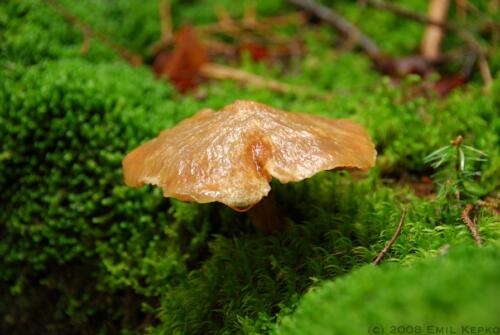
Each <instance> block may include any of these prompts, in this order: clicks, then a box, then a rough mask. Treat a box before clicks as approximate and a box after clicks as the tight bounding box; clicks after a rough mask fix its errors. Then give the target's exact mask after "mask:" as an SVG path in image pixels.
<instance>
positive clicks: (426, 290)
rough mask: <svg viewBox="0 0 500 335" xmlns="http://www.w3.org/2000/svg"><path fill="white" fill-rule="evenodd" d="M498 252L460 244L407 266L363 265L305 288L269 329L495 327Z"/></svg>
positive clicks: (324, 331)
mask: <svg viewBox="0 0 500 335" xmlns="http://www.w3.org/2000/svg"><path fill="white" fill-rule="evenodd" d="M498 257H500V248H499V247H498V246H496V247H494V246H490V247H487V248H482V249H481V248H474V247H469V248H464V247H461V248H457V249H455V248H452V250H451V252H450V253H449V255H446V256H444V257H438V258H431V259H426V260H422V261H419V262H415V263H413V264H412V265H411V266H407V267H400V266H396V265H392V264H387V265H382V266H381V267H374V266H373V265H367V266H364V267H362V268H361V269H359V270H356V271H354V272H353V273H351V274H349V275H347V276H344V277H342V278H339V279H337V280H335V281H330V282H326V283H324V284H323V285H321V286H320V287H318V288H315V289H314V290H312V291H310V292H309V293H307V294H306V295H305V296H304V298H303V299H302V300H301V301H300V303H299V304H298V307H297V310H296V311H295V312H294V313H293V314H292V315H291V316H289V317H286V318H283V319H282V320H281V321H280V324H279V326H278V327H276V329H275V331H274V332H273V334H287V335H293V334H308V335H309V334H310V335H314V334H363V333H369V332H372V331H378V330H381V329H383V330H385V333H390V332H391V330H392V331H393V332H401V331H398V329H401V328H400V327H402V328H403V329H410V331H411V332H412V333H415V332H417V331H418V330H419V329H420V331H419V332H420V333H423V334H426V333H431V332H432V331H433V330H435V331H436V329H437V328H438V327H443V328H445V329H449V332H450V333H451V332H456V333H460V332H462V327H468V328H469V329H470V328H471V327H496V328H498V323H497V322H498V315H497V311H498V309H499V308H500V302H499V301H498V296H499V294H500V290H499V287H498V282H499V280H500V270H499V267H498ZM377 327H378V328H377ZM394 329H395V330H394ZM429 329H430V330H429Z"/></svg>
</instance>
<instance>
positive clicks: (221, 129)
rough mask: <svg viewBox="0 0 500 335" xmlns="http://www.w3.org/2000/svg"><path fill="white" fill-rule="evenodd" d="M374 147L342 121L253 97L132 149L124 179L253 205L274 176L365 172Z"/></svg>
mask: <svg viewBox="0 0 500 335" xmlns="http://www.w3.org/2000/svg"><path fill="white" fill-rule="evenodd" d="M376 155H377V153H376V151H375V146H374V145H373V143H372V142H371V140H370V138H369V137H368V135H367V134H366V132H365V130H364V129H363V127H362V126H360V125H358V124H356V123H354V122H352V121H350V120H346V119H337V120H332V119H328V118H326V117H322V116H313V115H307V114H300V113H289V112H285V111H281V110H278V109H275V108H272V107H270V106H267V105H264V104H261V103H257V102H253V101H239V100H238V101H235V102H234V103H232V104H230V105H228V106H226V107H224V108H223V109H221V110H220V111H218V112H214V111H213V110H210V109H203V110H201V111H200V112H198V113H197V114H195V115H194V116H193V117H191V118H188V119H186V120H184V121H182V122H180V123H179V124H178V125H177V126H175V127H173V128H171V129H168V130H165V131H163V132H161V133H160V135H159V136H158V137H157V138H155V139H152V140H150V141H149V142H146V143H145V144H143V145H141V146H140V147H138V148H136V149H134V150H133V151H132V152H130V153H129V154H128V155H127V156H126V157H125V159H124V160H123V170H124V177H125V183H126V184H127V185H128V186H131V187H140V186H142V185H144V184H151V185H156V186H159V187H161V188H162V190H163V195H164V196H165V197H174V198H177V199H180V200H184V201H196V202H199V203H207V202H213V201H218V202H222V203H224V204H226V205H227V206H229V207H232V208H235V209H237V208H250V207H251V206H253V205H254V204H256V203H258V202H259V201H260V200H261V199H262V198H263V197H265V196H266V195H267V194H268V193H269V191H270V190H271V186H270V185H269V182H270V181H271V179H272V178H276V179H278V180H279V181H280V182H282V183H288V182H292V181H300V180H303V179H306V178H309V177H311V176H313V175H315V174H316V173H318V172H320V171H324V170H332V169H339V168H343V169H360V170H368V169H370V168H371V167H373V165H374V163H375V158H376Z"/></svg>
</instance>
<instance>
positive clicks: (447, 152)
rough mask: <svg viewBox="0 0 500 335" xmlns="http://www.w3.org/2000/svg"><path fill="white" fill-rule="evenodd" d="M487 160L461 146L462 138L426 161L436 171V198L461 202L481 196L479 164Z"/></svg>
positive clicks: (476, 152) (479, 153) (439, 150)
mask: <svg viewBox="0 0 500 335" xmlns="http://www.w3.org/2000/svg"><path fill="white" fill-rule="evenodd" d="M487 157H488V156H487V155H486V153H484V152H482V151H480V150H478V149H476V148H474V147H472V146H469V145H465V144H463V137H462V136H461V135H459V136H457V138H455V139H454V140H453V141H450V144H449V145H446V146H444V147H442V148H439V149H438V150H436V151H434V152H432V153H431V154H429V155H428V156H427V157H425V158H424V161H425V163H427V164H430V165H431V166H432V167H433V168H434V169H437V170H438V171H437V172H436V174H435V179H436V180H437V181H438V183H439V184H441V187H440V189H439V192H438V198H440V199H448V200H451V199H452V197H454V198H455V199H456V200H458V201H461V200H465V199H468V198H472V199H473V198H476V197H478V196H481V195H484V193H485V191H484V190H483V189H482V188H481V187H480V186H479V185H478V184H477V182H476V180H477V178H478V177H480V176H481V172H480V170H479V164H480V163H481V162H485V161H487ZM478 163H479V164H478Z"/></svg>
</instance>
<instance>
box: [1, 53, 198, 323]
mask: <svg viewBox="0 0 500 335" xmlns="http://www.w3.org/2000/svg"><path fill="white" fill-rule="evenodd" d="M6 73H7V76H6V77H5V78H6V80H5V81H3V82H2V87H1V94H0V98H1V99H0V100H1V103H0V106H1V107H0V133H2V143H1V146H0V152H2V160H1V161H0V188H1V189H2V192H1V194H0V203H1V206H2V210H1V211H0V222H1V223H2V225H1V226H0V236H1V237H0V245H1V246H0V259H1V268H2V271H1V273H0V278H1V280H2V283H3V284H2V289H1V292H0V295H1V297H2V298H1V300H2V301H4V304H2V306H3V307H0V309H2V315H4V319H3V320H4V321H6V322H7V325H8V326H7V329H10V328H9V327H10V326H15V327H16V328H15V329H17V331H19V329H23V333H27V332H28V329H29V330H30V331H29V332H31V333H40V332H42V330H41V329H39V328H37V326H33V324H31V322H32V321H33V317H35V316H36V318H37V319H38V322H39V324H38V326H39V327H43V328H42V329H45V331H49V332H51V331H52V332H56V333H57V332H64V333H65V332H66V330H64V329H67V327H83V328H85V327H93V326H92V320H94V319H95V318H97V317H98V315H101V316H99V318H102V317H103V316H104V315H106V319H107V320H108V321H109V323H110V324H111V325H112V324H113V323H115V322H117V323H118V324H115V326H118V325H119V324H120V323H123V327H127V326H132V325H134V324H136V323H138V322H140V318H141V317H142V316H141V314H140V306H141V301H144V299H143V298H141V297H140V296H151V295H154V294H158V292H159V290H161V288H162V287H164V286H165V285H166V284H167V283H168V282H169V281H171V280H174V281H175V278H176V276H178V275H179V274H182V273H184V272H185V271H186V268H185V261H186V259H188V258H189V257H188V256H187V253H189V251H190V250H192V249H188V248H187V246H189V238H188V239H187V240H186V241H184V240H183V238H184V236H191V235H190V234H191V233H188V232H187V229H188V225H187V227H185V228H181V229H180V230H179V229H177V228H176V227H178V226H176V222H177V221H178V220H176V218H175V207H174V208H172V209H170V213H171V214H168V213H167V210H169V209H168V208H169V207H168V201H165V200H164V199H163V197H162V196H161V194H160V192H159V191H154V192H151V191H149V190H132V189H129V188H127V187H126V186H125V185H123V181H122V172H121V160H122V158H123V156H124V155H125V153H126V152H127V151H128V150H130V149H132V148H134V147H135V146H137V145H138V144H139V143H140V142H141V141H143V140H145V139H147V138H150V137H152V136H154V135H155V134H157V133H158V131H159V130H160V129H162V128H163V127H168V126H169V125H171V124H172V121H171V120H173V119H174V118H175V116H176V108H175V106H174V105H173V104H172V103H171V102H169V101H170V100H169V99H170V97H171V92H172V91H171V88H170V87H169V86H168V85H166V83H157V82H155V81H154V80H153V78H152V76H151V75H150V74H149V73H148V72H146V70H143V71H140V70H134V69H132V68H130V67H129V66H128V65H126V64H122V63H112V64H102V65H91V64H89V63H88V62H86V61H82V60H63V61H57V62H47V63H44V64H41V65H38V66H35V67H32V68H29V69H24V71H22V73H17V72H15V71H14V72H12V71H9V72H6ZM120 78H126V80H122V79H120ZM145 97H147V99H145ZM177 117H179V116H177ZM194 213H196V212H194ZM191 216H192V217H193V214H192V215H191ZM195 219H196V214H194V218H193V219H192V220H191V222H192V221H195ZM184 232H186V233H184ZM186 234H187V235H186ZM196 234H200V233H198V232H196ZM171 237H175V240H176V241H178V242H179V243H177V242H175V243H170V242H169V241H171ZM184 243H188V244H187V246H184V245H183V244H184ZM181 247H182V248H183V250H181V249H180V248H181ZM184 254H185V255H186V256H183V255H184ZM109 290H111V291H113V292H117V293H116V294H117V295H116V296H115V297H112V296H110V295H109V294H108V293H109ZM104 292H107V293H106V294H105V293H104ZM120 294H123V295H125V297H120ZM48 301H51V303H47V302H48ZM120 304H123V306H124V307H122V308H117V307H116V306H117V305H120ZM113 306H114V307H113ZM137 309H139V311H137ZM112 311H113V312H112ZM100 313H101V314H100ZM127 313H128V314H127ZM127 315H128V316H127ZM28 316H29V317H28ZM127 317H128V318H129V320H126V318H127ZM23 320H25V321H23ZM23 322H27V323H23ZM59 323H62V324H64V328H63V329H60V328H58V327H59V326H60V324H59ZM70 325H71V326H70ZM101 327H105V325H104V324H101ZM120 327H122V326H120ZM45 331H43V332H45Z"/></svg>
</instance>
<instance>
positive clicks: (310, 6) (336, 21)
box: [289, 0, 382, 59]
mask: <svg viewBox="0 0 500 335" xmlns="http://www.w3.org/2000/svg"><path fill="white" fill-rule="evenodd" d="M289 2H291V3H293V4H295V5H297V6H300V7H302V8H304V9H305V10H306V11H308V12H310V13H312V14H314V15H315V16H317V17H319V18H320V19H321V20H323V21H325V22H327V23H329V24H331V25H332V26H333V27H334V28H335V29H337V30H338V31H339V32H340V33H341V34H342V35H344V37H346V38H347V39H349V40H355V41H357V43H358V45H359V46H360V47H361V48H362V49H363V51H364V52H365V53H366V54H367V55H368V56H369V57H370V58H372V59H378V58H379V57H381V55H382V52H381V51H380V48H379V47H378V45H377V44H376V43H375V42H374V41H373V40H372V39H371V38H370V37H368V36H367V35H365V34H364V33H363V32H362V31H361V30H359V29H358V28H357V27H356V26H354V25H353V24H352V23H351V22H349V21H347V20H346V19H345V18H343V17H342V16H340V15H339V14H337V13H336V12H335V11H334V10H332V9H330V8H328V7H326V6H323V5H321V4H319V3H317V2H316V1H314V0H289Z"/></svg>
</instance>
